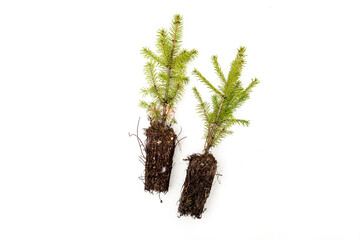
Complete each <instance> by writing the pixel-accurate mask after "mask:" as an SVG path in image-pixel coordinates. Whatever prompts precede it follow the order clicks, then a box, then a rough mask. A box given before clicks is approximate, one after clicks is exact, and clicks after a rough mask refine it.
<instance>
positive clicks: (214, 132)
mask: <svg viewBox="0 0 360 240" xmlns="http://www.w3.org/2000/svg"><path fill="white" fill-rule="evenodd" d="M245 50H246V48H245V47H240V49H238V52H237V55H236V58H235V60H233V62H232V64H231V68H230V71H229V74H228V76H227V78H225V76H224V74H223V72H222V70H221V68H220V65H219V63H218V59H217V56H212V57H211V61H212V64H213V66H214V69H215V72H216V74H217V75H218V77H219V79H220V86H219V87H217V88H216V87H215V86H213V85H212V84H211V83H210V82H209V81H208V80H207V79H206V78H205V77H204V76H203V75H202V74H201V73H200V72H199V71H198V70H197V69H194V71H193V74H194V75H195V76H196V77H197V79H198V80H199V81H200V82H202V83H204V84H205V85H206V86H207V87H208V88H209V89H210V91H211V92H213V95H212V96H211V105H210V103H208V102H205V101H203V99H202V98H201V96H200V93H199V92H198V90H197V89H196V87H194V88H193V92H194V95H195V97H196V98H197V100H198V102H199V103H198V105H197V106H196V108H197V111H198V112H199V114H200V115H201V117H202V119H203V120H204V123H205V135H204V138H205V144H204V152H203V153H202V154H192V155H191V156H189V157H188V159H187V160H189V166H188V169H187V175H186V178H185V182H184V185H183V188H182V194H181V198H180V204H179V209H178V211H179V214H180V216H182V215H190V216H193V217H195V218H201V215H202V213H203V211H204V205H205V202H206V199H207V198H208V196H209V194H210V191H211V187H212V183H213V180H214V176H215V174H216V169H217V161H216V159H215V158H214V156H213V155H212V154H211V153H210V151H211V149H212V148H213V147H215V146H217V145H218V144H219V143H220V142H221V141H222V140H223V139H224V138H225V137H226V136H227V135H230V134H232V133H233V131H232V130H230V129H231V127H232V126H234V125H236V124H239V125H243V126H248V125H249V121H247V120H242V119H237V118H235V116H234V112H235V111H236V110H237V109H238V108H240V107H241V105H242V104H243V103H244V102H245V101H246V100H247V99H249V96H250V92H251V91H252V89H253V87H255V86H256V85H257V84H258V83H259V81H258V80H257V79H256V78H255V79H253V80H252V81H251V83H250V84H249V85H248V86H247V87H246V88H243V86H242V83H241V81H240V76H241V71H242V69H243V67H244V65H245Z"/></svg>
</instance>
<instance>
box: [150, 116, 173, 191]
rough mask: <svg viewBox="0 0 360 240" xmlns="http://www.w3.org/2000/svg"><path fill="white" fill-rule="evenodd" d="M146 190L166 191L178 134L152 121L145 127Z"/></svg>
mask: <svg viewBox="0 0 360 240" xmlns="http://www.w3.org/2000/svg"><path fill="white" fill-rule="evenodd" d="M145 135H146V143H145V153H146V161H145V190H146V191H149V192H154V191H155V192H159V193H160V192H162V193H165V192H167V191H168V189H169V181H170V175H171V170H172V164H173V156H174V151H175V146H176V140H177V136H176V134H175V132H174V130H173V129H172V128H171V127H166V126H164V125H163V124H161V123H159V122H154V121H153V122H151V123H150V127H149V128H147V129H145Z"/></svg>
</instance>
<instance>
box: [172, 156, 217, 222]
mask: <svg viewBox="0 0 360 240" xmlns="http://www.w3.org/2000/svg"><path fill="white" fill-rule="evenodd" d="M188 160H189V161H190V162H189V166H188V169H187V174H186V178H185V182H184V185H183V188H182V193H181V198H180V204H179V209H178V211H179V214H180V216H183V215H185V216H192V217H194V218H201V215H202V213H203V212H204V205H205V202H206V199H207V198H208V196H209V194H210V191H211V187H212V184H213V180H214V176H215V174H216V169H217V161H216V160H215V158H214V156H213V155H212V154H193V155H191V156H190V157H188Z"/></svg>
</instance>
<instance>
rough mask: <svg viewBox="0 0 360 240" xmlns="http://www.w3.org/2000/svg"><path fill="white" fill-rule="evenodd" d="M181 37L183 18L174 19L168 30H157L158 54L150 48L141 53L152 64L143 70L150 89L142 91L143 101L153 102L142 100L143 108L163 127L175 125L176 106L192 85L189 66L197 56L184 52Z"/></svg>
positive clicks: (152, 119)
mask: <svg viewBox="0 0 360 240" xmlns="http://www.w3.org/2000/svg"><path fill="white" fill-rule="evenodd" d="M182 35H183V18H182V17H181V16H180V15H175V16H174V18H173V20H172V23H171V26H170V28H169V30H166V29H160V30H158V33H157V41H156V52H153V51H152V50H150V49H149V48H147V47H144V48H143V49H142V50H141V53H142V54H143V55H144V57H145V58H146V59H148V60H149V61H148V62H147V63H146V65H145V67H144V72H145V75H146V79H147V80H148V86H147V87H144V88H142V89H141V92H142V94H143V97H146V96H148V97H150V99H149V100H147V101H146V100H141V101H140V107H143V108H145V109H146V111H147V113H148V116H149V117H150V120H151V121H156V122H160V123H161V124H162V125H164V126H165V125H171V124H172V123H174V122H175V118H174V114H175V105H176V104H177V103H178V102H179V101H180V99H181V97H182V96H183V93H184V87H185V85H186V84H188V82H189V78H188V77H187V76H186V66H187V64H188V63H190V62H191V61H192V60H194V59H195V57H196V56H197V54H198V52H197V50H195V49H192V50H190V51H189V50H186V49H181V42H182V41H181V39H182Z"/></svg>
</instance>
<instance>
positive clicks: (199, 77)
mask: <svg viewBox="0 0 360 240" xmlns="http://www.w3.org/2000/svg"><path fill="white" fill-rule="evenodd" d="M192 73H193V74H194V75H195V76H196V77H198V79H199V80H200V81H201V82H203V83H204V84H205V85H206V86H207V87H208V88H210V89H211V90H212V91H213V92H214V93H216V94H218V95H222V94H221V92H220V91H219V90H217V89H216V88H215V87H214V86H213V85H212V84H211V83H210V82H209V81H208V80H207V79H206V78H205V77H204V76H203V75H201V73H200V72H199V71H198V70H197V69H196V68H195V69H194V70H193V72H192Z"/></svg>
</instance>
